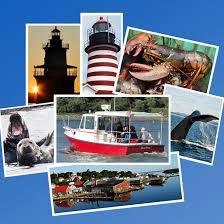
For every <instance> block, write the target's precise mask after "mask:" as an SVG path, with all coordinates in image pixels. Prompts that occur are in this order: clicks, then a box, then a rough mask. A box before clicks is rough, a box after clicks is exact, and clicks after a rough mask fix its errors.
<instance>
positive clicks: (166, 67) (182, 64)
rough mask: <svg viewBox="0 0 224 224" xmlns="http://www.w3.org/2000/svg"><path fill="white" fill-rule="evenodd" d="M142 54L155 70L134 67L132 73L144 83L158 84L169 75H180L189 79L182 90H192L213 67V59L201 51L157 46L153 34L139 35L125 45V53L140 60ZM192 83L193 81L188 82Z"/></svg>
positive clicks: (130, 69) (146, 67)
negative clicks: (158, 81)
mask: <svg viewBox="0 0 224 224" xmlns="http://www.w3.org/2000/svg"><path fill="white" fill-rule="evenodd" d="M142 51H144V52H143V58H144V59H145V60H146V61H148V62H152V63H153V64H154V66H150V65H146V64H140V63H131V64H130V65H129V73H130V74H131V75H132V76H133V77H135V78H136V79H139V80H142V81H149V82H150V81H155V80H158V79H162V78H164V77H166V76H168V75H169V74H170V72H173V71H174V72H175V71H176V72H179V74H182V75H184V76H187V77H188V80H187V82H186V83H182V84H181V85H182V86H185V87H186V88H191V87H192V85H193V84H194V83H195V82H196V81H198V80H200V79H202V78H203V77H204V76H205V75H207V74H208V73H209V71H210V70H211V67H212V62H211V60H210V58H209V57H208V56H207V55H205V54H203V53H201V52H198V51H185V50H180V49H176V48H171V47H167V46H163V45H159V44H157V43H155V38H154V36H153V35H151V34H147V33H143V32H141V33H139V34H137V35H136V36H134V37H132V38H131V39H130V40H129V41H128V42H127V44H126V50H125V53H127V54H128V55H130V54H132V55H133V56H134V57H137V56H138V55H139V54H140V52H142ZM189 80H190V81H189Z"/></svg>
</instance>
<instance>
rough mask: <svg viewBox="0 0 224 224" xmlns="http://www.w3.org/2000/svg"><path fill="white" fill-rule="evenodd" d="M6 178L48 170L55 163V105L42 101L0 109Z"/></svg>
mask: <svg viewBox="0 0 224 224" xmlns="http://www.w3.org/2000/svg"><path fill="white" fill-rule="evenodd" d="M0 112H1V120H0V121H1V146H2V157H3V168H4V175H5V177H10V176H18V175H25V174H34V173H40V172H47V167H48V166H49V165H52V164H53V163H54V107H53V104H52V103H51V104H39V105H35V106H23V107H14V108H6V109H1V111H0Z"/></svg>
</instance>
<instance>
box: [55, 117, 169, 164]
mask: <svg viewBox="0 0 224 224" xmlns="http://www.w3.org/2000/svg"><path fill="white" fill-rule="evenodd" d="M79 122H80V121H77V120H71V121H70V127H72V128H78V126H79ZM133 125H134V126H135V127H136V131H137V133H138V131H139V130H140V129H141V128H142V127H145V128H146V129H147V130H149V131H150V132H151V134H152V136H153V138H154V139H155V140H157V139H158V130H160V121H147V122H145V121H136V122H134V123H133ZM155 130H157V131H155ZM162 144H164V145H165V152H164V153H163V154H157V153H153V154H149V153H144V154H131V155H128V156H108V155H99V154H93V153H83V152H71V151H70V150H69V148H70V145H69V142H68V141H67V139H66V138H65V137H64V129H63V121H62V120H57V162H61V163H71V162H122V163H125V162H127V163H128V162H150V163H166V162H168V121H164V122H163V129H162Z"/></svg>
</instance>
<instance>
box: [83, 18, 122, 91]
mask: <svg viewBox="0 0 224 224" xmlns="http://www.w3.org/2000/svg"><path fill="white" fill-rule="evenodd" d="M119 51H120V41H119V40H118V39H117V38H116V37H115V33H114V31H113V29H112V27H111V24H110V23H109V22H108V21H105V20H104V19H103V17H100V18H99V20H98V21H97V22H96V23H94V24H93V26H92V28H90V29H89V30H88V41H87V44H86V47H85V52H86V53H87V54H88V71H87V83H88V84H89V85H90V86H92V87H93V88H94V89H95V90H96V94H112V92H113V89H114V84H115V80H116V74H117V70H118V62H117V56H116V53H117V52H119Z"/></svg>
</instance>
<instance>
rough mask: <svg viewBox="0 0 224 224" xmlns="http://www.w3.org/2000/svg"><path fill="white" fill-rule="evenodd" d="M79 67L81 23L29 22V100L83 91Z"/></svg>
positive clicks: (27, 31)
mask: <svg viewBox="0 0 224 224" xmlns="http://www.w3.org/2000/svg"><path fill="white" fill-rule="evenodd" d="M79 69H80V25H79V24H72V23H71V24H26V79H27V83H26V85H27V87H26V91H27V99H26V100H27V104H39V103H47V102H53V100H54V94H79V93H80V75H79V73H80V71H79Z"/></svg>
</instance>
